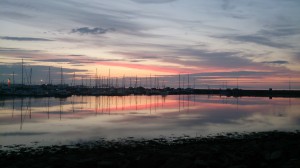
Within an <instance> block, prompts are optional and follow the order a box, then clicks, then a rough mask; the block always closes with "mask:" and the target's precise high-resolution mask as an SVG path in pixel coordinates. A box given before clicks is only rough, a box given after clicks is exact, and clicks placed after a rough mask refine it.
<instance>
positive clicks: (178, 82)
mask: <svg viewBox="0 0 300 168" xmlns="http://www.w3.org/2000/svg"><path fill="white" fill-rule="evenodd" d="M178 78H179V79H178V88H179V89H180V74H179V75H178Z"/></svg>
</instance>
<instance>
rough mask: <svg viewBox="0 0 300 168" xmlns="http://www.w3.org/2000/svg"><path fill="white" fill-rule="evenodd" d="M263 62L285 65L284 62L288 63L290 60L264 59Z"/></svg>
mask: <svg viewBox="0 0 300 168" xmlns="http://www.w3.org/2000/svg"><path fill="white" fill-rule="evenodd" d="M262 63H265V64H278V65H283V64H288V63H289V62H288V61H283V60H276V61H264V62H262Z"/></svg>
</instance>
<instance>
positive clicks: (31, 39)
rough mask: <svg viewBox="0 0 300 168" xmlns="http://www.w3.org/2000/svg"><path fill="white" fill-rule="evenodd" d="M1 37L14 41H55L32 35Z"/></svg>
mask: <svg viewBox="0 0 300 168" xmlns="http://www.w3.org/2000/svg"><path fill="white" fill-rule="evenodd" d="M0 39H3V40H12V41H53V40H49V39H44V38H32V37H11V36H1V37H0Z"/></svg>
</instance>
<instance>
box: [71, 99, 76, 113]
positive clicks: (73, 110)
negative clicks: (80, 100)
mask: <svg viewBox="0 0 300 168" xmlns="http://www.w3.org/2000/svg"><path fill="white" fill-rule="evenodd" d="M71 104H72V112H73V113H75V107H74V104H75V103H74V96H72V99H71Z"/></svg>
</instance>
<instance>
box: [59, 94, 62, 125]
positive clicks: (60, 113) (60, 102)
mask: <svg viewBox="0 0 300 168" xmlns="http://www.w3.org/2000/svg"><path fill="white" fill-rule="evenodd" d="M62 101H63V99H62V98H59V120H61V115H62V112H63V106H62Z"/></svg>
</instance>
